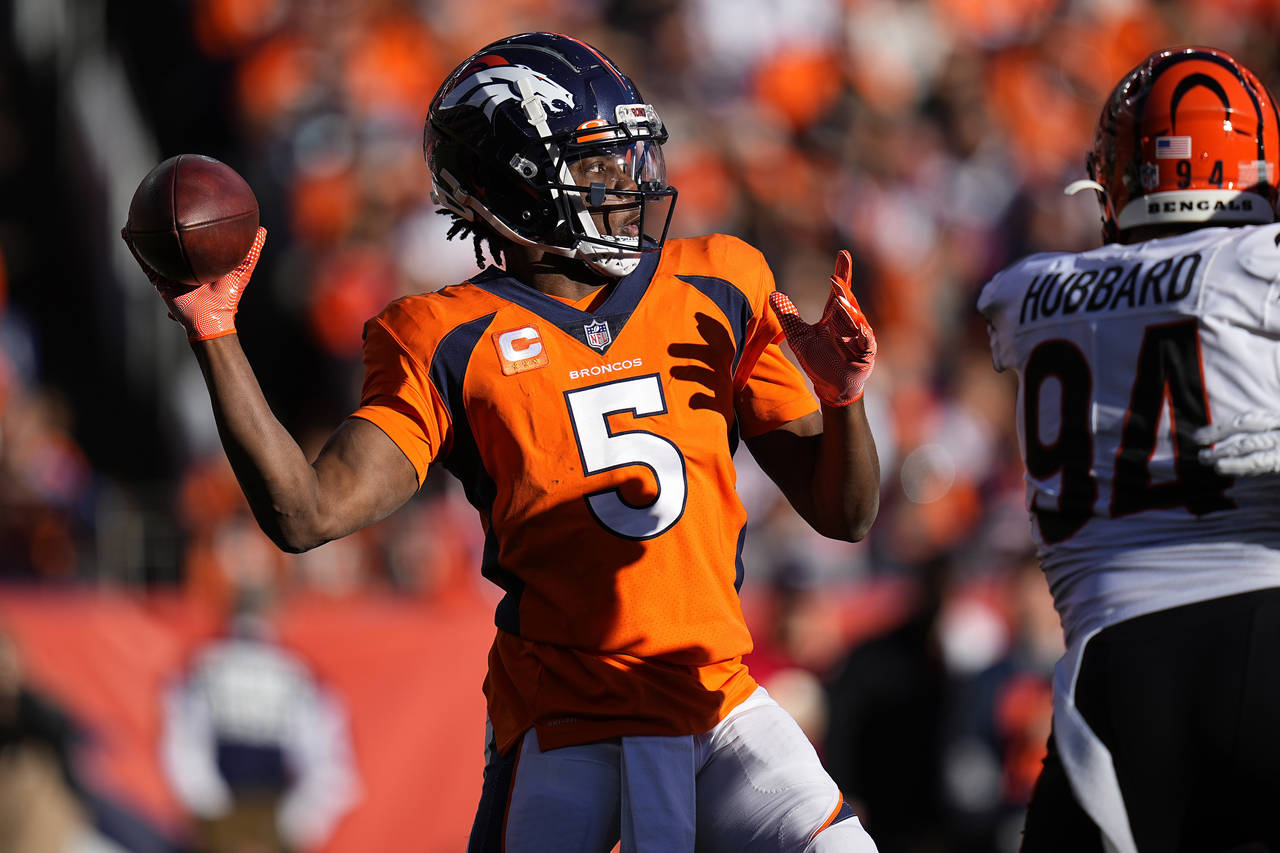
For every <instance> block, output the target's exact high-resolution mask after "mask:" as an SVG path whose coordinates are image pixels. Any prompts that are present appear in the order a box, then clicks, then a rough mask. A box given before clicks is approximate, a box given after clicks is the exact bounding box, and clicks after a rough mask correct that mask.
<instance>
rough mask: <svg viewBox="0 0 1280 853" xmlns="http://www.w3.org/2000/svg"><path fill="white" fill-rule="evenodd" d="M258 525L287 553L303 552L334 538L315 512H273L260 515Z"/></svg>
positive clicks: (273, 542)
mask: <svg viewBox="0 0 1280 853" xmlns="http://www.w3.org/2000/svg"><path fill="white" fill-rule="evenodd" d="M258 525H259V526H260V527H261V528H262V532H263V533H265V534H266V535H267V538H268V539H270V540H271V542H272V544H274V545H275V546H276V547H277V548H279V549H280V550H281V551H284V552H285V553H286V554H301V553H303V552H304V551H310V550H311V549H313V548H318V547H320V546H321V545H323V544H324V543H326V542H328V541H330V540H331V539H333V538H334V537H333V536H332V535H330V534H329V533H328V531H327V529H326V527H325V525H324V524H323V523H322V521H321V519H319V518H318V517H317V516H316V515H314V514H307V515H290V514H284V513H271V514H270V515H268V516H266V517H263V516H262V515H259V516H258Z"/></svg>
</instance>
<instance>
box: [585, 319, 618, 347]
mask: <svg viewBox="0 0 1280 853" xmlns="http://www.w3.org/2000/svg"><path fill="white" fill-rule="evenodd" d="M582 329H583V331H585V332H586V333H587V343H588V344H590V345H591V346H593V347H595V348H596V349H598V350H600V351H601V352H604V349H605V347H607V346H609V344H610V343H612V342H613V336H612V335H610V334H609V324H608V323H606V322H605V321H603V320H596V321H595V322H592V323H588V324H587V325H585V326H583V327H582Z"/></svg>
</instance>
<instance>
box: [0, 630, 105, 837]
mask: <svg viewBox="0 0 1280 853" xmlns="http://www.w3.org/2000/svg"><path fill="white" fill-rule="evenodd" d="M76 738H77V733H76V731H75V727H74V725H73V724H72V722H71V720H70V719H69V718H68V717H67V715H66V714H65V713H64V712H63V711H62V710H61V709H60V708H59V707H58V706H57V705H55V704H54V703H53V702H52V701H50V700H49V699H48V698H47V697H45V696H42V695H41V694H39V693H37V692H36V691H35V690H33V689H32V688H31V686H30V684H29V683H28V682H27V679H26V677H25V674H24V672H23V667H22V659H21V657H20V655H19V652H18V646H17V643H16V642H15V641H14V640H13V638H12V637H10V636H9V635H8V634H6V633H5V632H4V629H3V627H0V850H3V851H5V853H69V851H72V850H75V849H77V847H76V845H78V844H81V843H83V842H84V839H85V837H86V834H87V831H88V830H87V820H86V811H85V809H84V805H83V800H84V792H83V790H82V789H81V787H80V783H79V782H78V781H77V779H76V775H75V772H74V771H73V769H72V757H71V756H72V749H73V747H74V744H75V741H76Z"/></svg>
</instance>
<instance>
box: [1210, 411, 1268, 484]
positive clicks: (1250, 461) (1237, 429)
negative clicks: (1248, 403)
mask: <svg viewBox="0 0 1280 853" xmlns="http://www.w3.org/2000/svg"><path fill="white" fill-rule="evenodd" d="M1195 440H1196V443H1197V444H1201V445H1204V447H1203V449H1201V451H1200V461H1201V462H1203V463H1204V464H1205V465H1212V466H1213V470H1214V471H1216V472H1218V473H1219V474H1222V475H1224V476H1227V477H1241V476H1243V477H1247V476H1251V475H1258V474H1277V473H1280V412H1245V413H1244V414H1242V415H1237V416H1236V417H1234V418H1232V419H1231V420H1229V421H1224V422H1223V423H1220V424H1209V426H1205V427H1201V428H1200V429H1198V430H1196V432H1195Z"/></svg>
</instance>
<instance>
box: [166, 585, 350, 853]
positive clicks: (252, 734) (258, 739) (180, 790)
mask: <svg viewBox="0 0 1280 853" xmlns="http://www.w3.org/2000/svg"><path fill="white" fill-rule="evenodd" d="M268 620H269V608H268V601H267V598H266V594H265V592H264V591H263V590H262V589H261V588H257V587H243V588H242V589H241V591H240V595H239V597H238V599H237V600H236V605H235V609H234V611H233V613H232V614H231V616H230V619H229V622H228V625H227V634H226V635H225V636H223V637H220V638H218V639H215V640H213V641H211V642H209V643H208V644H206V645H205V646H204V647H202V648H201V649H199V650H198V651H197V653H196V656H195V659H194V661H193V663H192V666H191V670H190V672H189V674H188V675H187V676H186V677H185V678H184V679H183V680H182V681H181V682H180V683H178V684H175V685H173V687H172V688H171V689H170V691H169V692H168V694H167V696H166V697H165V706H164V725H165V729H164V735H163V739H162V745H161V749H162V757H163V763H164V769H165V772H166V773H167V775H168V778H169V781H170V784H171V785H172V786H173V789H174V791H175V793H177V795H178V797H179V799H180V800H181V801H182V802H183V804H184V805H185V806H186V808H187V809H188V810H189V811H190V813H191V814H192V816H193V817H194V819H195V828H194V831H193V836H194V837H193V847H194V849H195V850H196V851H198V853H292V851H307V850H314V849H316V848H318V847H319V846H321V845H322V844H323V843H324V841H325V840H326V839H327V838H328V837H329V836H330V834H331V833H332V832H333V830H334V828H335V826H336V825H337V824H338V822H339V821H340V820H341V819H342V817H343V816H344V815H345V814H346V813H347V811H348V810H349V809H350V808H351V807H352V805H353V804H354V803H355V802H356V801H357V800H358V796H359V794H358V792H359V782H358V777H357V775H356V768H355V765H354V758H353V755H352V752H351V744H350V740H349V738H350V735H349V733H348V731H347V721H346V715H345V713H344V711H343V709H342V706H341V705H340V704H339V702H338V700H337V698H336V697H335V696H334V695H333V694H332V693H330V692H329V691H327V690H326V689H325V688H324V687H323V686H321V685H320V684H319V683H317V682H316V680H315V678H314V676H313V675H312V674H311V673H310V671H309V670H308V668H307V666H306V664H305V663H304V662H303V661H301V660H299V659H297V658H296V657H295V656H294V655H292V654H291V653H290V652H289V651H288V650H286V649H284V648H282V647H280V646H279V645H277V644H276V643H275V642H274V641H273V639H272V629H271V626H270V623H269V621H268Z"/></svg>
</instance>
